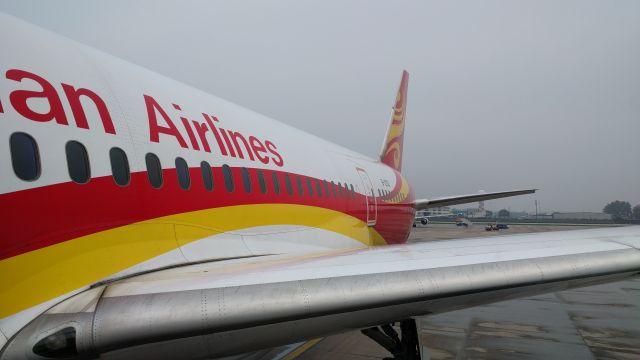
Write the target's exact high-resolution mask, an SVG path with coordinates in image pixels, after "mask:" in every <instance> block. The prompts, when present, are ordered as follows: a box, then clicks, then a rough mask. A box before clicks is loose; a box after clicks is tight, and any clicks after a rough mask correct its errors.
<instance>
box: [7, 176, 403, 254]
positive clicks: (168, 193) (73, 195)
mask: <svg viewBox="0 0 640 360" xmlns="http://www.w3.org/2000/svg"><path fill="white" fill-rule="evenodd" d="M262 171H263V172H264V175H265V180H266V183H267V188H268V191H267V193H266V194H262V193H261V192H260V186H259V182H258V175H257V170H256V169H249V172H250V175H251V184H252V192H251V193H246V192H245V190H244V187H243V184H242V177H241V176H242V174H241V169H240V168H232V172H233V178H234V184H235V190H234V192H231V193H230V192H228V191H227V190H226V188H225V186H224V178H223V174H222V169H221V168H219V167H215V168H213V175H214V184H215V186H214V189H213V191H207V190H206V189H205V188H204V185H203V182H202V176H201V173H200V168H192V169H190V174H191V188H190V189H189V190H183V189H181V188H180V186H179V185H178V181H177V177H176V171H175V169H166V170H164V171H163V178H164V184H163V186H162V188H160V189H154V188H152V187H151V185H150V184H149V181H148V179H147V173H146V172H137V173H133V174H132V175H131V183H130V185H129V186H126V187H120V186H118V185H116V184H115V182H114V181H113V179H112V177H111V176H103V177H98V178H92V179H91V181H90V182H89V183H87V184H76V183H72V182H67V183H61V184H54V185H50V186H44V187H40V188H34V189H28V190H22V191H17V192H13V193H7V194H3V195H0V208H2V209H3V213H4V214H3V215H2V223H3V226H2V233H3V235H2V239H0V259H5V258H9V257H12V256H16V255H19V254H22V253H25V252H29V251H33V250H36V249H39V248H42V247H46V246H50V245H54V244H57V243H60V242H63V241H66V240H70V239H74V238H77V237H80V236H84V235H88V234H92V233H96V232H99V231H104V230H108V229H112V228H115V227H119V226H124V225H128V224H132V223H135V222H139V221H144V220H149V219H153V218H158V217H162V216H167V215H173V214H179V213H184V212H189V211H196V210H203V209H209V208H218V207H225V206H233V205H248V204H260V203H274V204H278V203H285V204H300V205H310V206H318V207H323V208H327V209H331V210H335V211H340V212H342V213H345V214H349V215H351V216H354V217H356V218H358V219H360V220H362V221H365V222H366V213H365V211H366V208H365V198H364V195H361V194H355V196H352V197H351V198H348V197H347V196H346V194H345V196H343V197H342V198H341V197H339V196H338V197H337V198H334V197H333V196H331V197H330V198H327V197H326V196H325V194H324V184H323V194H322V196H321V197H318V196H317V194H316V186H315V179H314V178H311V179H312V180H313V181H314V182H313V192H314V194H313V196H309V195H308V194H307V183H306V181H307V180H306V179H307V177H306V176H301V177H302V178H303V181H302V187H303V189H304V195H303V196H298V190H297V183H296V179H295V177H296V176H297V175H295V174H291V173H287V174H289V176H290V178H291V182H292V187H293V195H288V193H287V190H286V185H285V180H284V174H285V173H284V172H281V171H275V172H276V173H277V174H278V178H279V182H280V194H279V195H277V194H275V192H274V188H273V182H272V172H274V171H271V170H262ZM328 180H331V179H328ZM412 221H413V209H412V207H411V203H410V202H409V203H405V204H379V207H378V223H377V225H376V227H375V228H376V230H377V231H378V232H379V233H380V235H382V236H383V238H384V239H385V241H387V243H391V244H392V243H402V242H404V241H405V240H406V238H407V236H408V232H409V231H410V229H411V227H410V226H411V225H410V224H411V222H412Z"/></svg>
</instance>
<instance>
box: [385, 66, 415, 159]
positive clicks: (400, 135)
mask: <svg viewBox="0 0 640 360" xmlns="http://www.w3.org/2000/svg"><path fill="white" fill-rule="evenodd" d="M408 85H409V73H408V72H406V71H404V72H403V74H402V81H401V82H400V88H399V89H398V95H397V96H396V103H395V106H394V107H393V116H392V118H391V124H389V130H388V131H387V138H386V140H385V145H384V148H383V151H382V155H381V156H380V160H381V161H382V162H383V163H385V164H386V165H388V166H390V167H392V168H394V169H395V170H397V171H401V170H402V144H403V141H404V124H405V122H404V119H405V114H406V113H405V109H406V106H407V88H408Z"/></svg>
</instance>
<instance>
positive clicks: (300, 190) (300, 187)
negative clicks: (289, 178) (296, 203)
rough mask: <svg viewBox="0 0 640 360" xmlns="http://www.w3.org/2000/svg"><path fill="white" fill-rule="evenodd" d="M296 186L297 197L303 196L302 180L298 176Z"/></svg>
mask: <svg viewBox="0 0 640 360" xmlns="http://www.w3.org/2000/svg"><path fill="white" fill-rule="evenodd" d="M296 185H298V196H302V195H304V189H303V188H302V179H301V178H300V176H296Z"/></svg>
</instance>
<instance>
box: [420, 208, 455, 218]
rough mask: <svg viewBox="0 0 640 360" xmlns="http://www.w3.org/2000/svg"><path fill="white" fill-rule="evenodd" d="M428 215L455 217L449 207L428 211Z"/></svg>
mask: <svg viewBox="0 0 640 360" xmlns="http://www.w3.org/2000/svg"><path fill="white" fill-rule="evenodd" d="M426 213H427V215H428V216H450V215H453V213H452V212H451V208H450V207H448V206H443V207H437V208H431V209H427V210H426Z"/></svg>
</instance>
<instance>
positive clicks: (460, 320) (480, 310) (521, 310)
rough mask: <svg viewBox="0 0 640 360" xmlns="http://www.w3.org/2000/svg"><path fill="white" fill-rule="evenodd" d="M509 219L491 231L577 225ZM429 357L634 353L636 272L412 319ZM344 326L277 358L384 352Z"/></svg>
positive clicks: (358, 358)
mask: <svg viewBox="0 0 640 360" xmlns="http://www.w3.org/2000/svg"><path fill="white" fill-rule="evenodd" d="M582 228H585V226H558V225H510V228H509V229H508V230H501V231H500V232H498V234H504V235H506V234H515V233H529V232H541V231H557V230H572V229H582ZM496 233H497V232H495V231H485V230H484V225H480V224H476V225H472V226H471V227H469V228H463V227H456V226H455V225H453V224H429V225H428V226H426V227H417V228H414V231H413V232H412V233H411V236H410V242H421V241H430V240H444V239H451V238H463V237H477V236H490V235H496ZM418 326H419V329H420V330H419V332H420V337H421V341H422V344H423V346H425V347H426V348H427V349H428V350H427V351H428V355H429V357H430V358H431V359H504V360H507V359H562V360H569V359H620V360H623V359H624V360H631V359H640V279H633V280H628V281H623V282H618V283H613V284H604V285H598V286H592V287H588V288H582V289H574V290H569V291H563V292H558V293H552V294H546V295H540V296H534V297H529V298H524V299H518V300H511V301H504V302H499V303H494V304H491V305H486V306H479V307H475V308H470V309H465V310H459V311H454V312H449V313H445V314H440V315H434V316H429V317H423V318H420V319H418ZM389 356H390V355H389V353H387V352H386V351H385V350H384V349H382V347H380V346H379V345H377V344H376V343H374V342H373V341H372V340H370V339H369V338H367V337H366V336H364V335H362V334H361V333H360V332H359V331H352V332H348V333H344V334H340V335H334V336H330V337H327V338H324V339H322V340H320V341H316V342H309V343H308V344H305V345H304V346H303V347H301V348H300V349H299V350H298V351H295V352H294V353H291V354H289V355H288V356H286V357H284V358H286V359H292V358H296V359H298V360H318V359H340V360H362V359H383V358H385V357H389Z"/></svg>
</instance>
